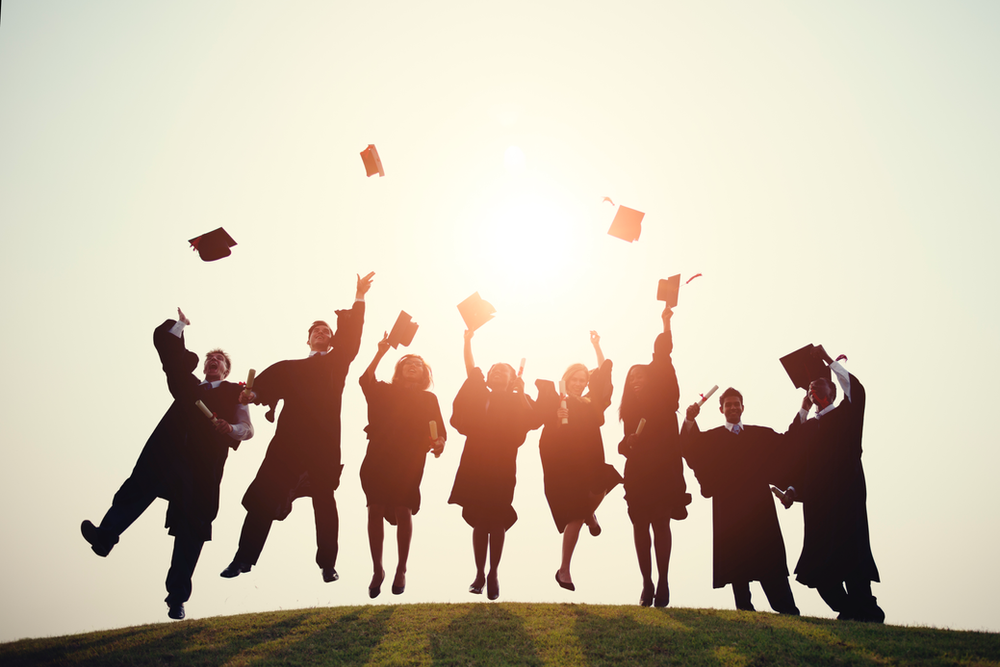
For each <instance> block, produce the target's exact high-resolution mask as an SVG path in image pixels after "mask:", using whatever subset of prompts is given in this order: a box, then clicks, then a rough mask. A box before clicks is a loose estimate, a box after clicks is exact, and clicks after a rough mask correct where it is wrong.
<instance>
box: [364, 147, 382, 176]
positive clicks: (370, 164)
mask: <svg viewBox="0 0 1000 667" xmlns="http://www.w3.org/2000/svg"><path fill="white" fill-rule="evenodd" d="M361 160H362V161H363V162H364V163H365V171H366V172H368V175H369V176H374V175H375V174H378V175H379V177H382V176H385V170H384V169H382V160H381V159H380V158H379V156H378V151H377V150H375V144H368V148H366V149H364V150H363V151H361Z"/></svg>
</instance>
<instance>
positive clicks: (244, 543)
mask: <svg viewBox="0 0 1000 667" xmlns="http://www.w3.org/2000/svg"><path fill="white" fill-rule="evenodd" d="M273 523H274V520H273V519H271V518H270V517H268V516H265V515H264V514H261V513H259V512H247V516H246V518H245V519H243V529H242V530H241V531H240V545H239V548H238V549H237V550H236V555H235V556H233V562H234V563H239V564H243V565H248V566H249V565H256V564H257V559H258V558H260V552H261V551H263V550H264V543H265V542H267V536H268V535H269V534H270V533H271V524H273ZM247 571H249V567H248V568H247Z"/></svg>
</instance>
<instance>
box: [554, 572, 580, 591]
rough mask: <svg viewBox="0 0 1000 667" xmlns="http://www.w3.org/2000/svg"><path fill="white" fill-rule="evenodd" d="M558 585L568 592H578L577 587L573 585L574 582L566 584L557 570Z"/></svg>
mask: <svg viewBox="0 0 1000 667" xmlns="http://www.w3.org/2000/svg"><path fill="white" fill-rule="evenodd" d="M556 583H557V584H559V585H560V586H561V587H563V588H565V589H566V590H568V591H575V590H576V586H574V585H573V582H568V583H567V582H565V581H563V580H562V579H560V578H559V570H556Z"/></svg>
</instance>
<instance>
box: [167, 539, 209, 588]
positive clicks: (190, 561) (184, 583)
mask: <svg viewBox="0 0 1000 667" xmlns="http://www.w3.org/2000/svg"><path fill="white" fill-rule="evenodd" d="M204 544H205V540H202V539H199V538H197V537H194V536H193V535H190V534H181V535H177V536H176V537H175V538H174V551H173V554H171V556H170V569H169V570H167V582H166V583H167V599H166V602H167V604H169V605H175V604H183V603H185V602H187V601H188V600H189V599H190V598H191V577H192V576H194V568H195V566H196V565H197V564H198V557H199V556H201V548H202V546H204Z"/></svg>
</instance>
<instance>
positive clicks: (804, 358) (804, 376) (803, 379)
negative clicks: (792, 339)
mask: <svg viewBox="0 0 1000 667" xmlns="http://www.w3.org/2000/svg"><path fill="white" fill-rule="evenodd" d="M814 349H816V347H815V346H814V345H813V344H812V343H810V344H809V345H806V346H805V347H800V348H799V349H797V350H795V351H794V352H792V353H790V354H786V355H785V356H783V357H782V358H781V359H779V360H778V361H780V362H781V365H782V366H784V367H785V372H786V373H788V377H789V378H791V380H792V384H794V385H795V386H796V387H798V388H799V389H808V388H809V383H810V382H812V381H813V380H819V379H824V380H829V379H830V369H829V368H828V367H827V365H826V364H824V363H823V360H822V359H817V358H816V357H814V356H813V350H814Z"/></svg>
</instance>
